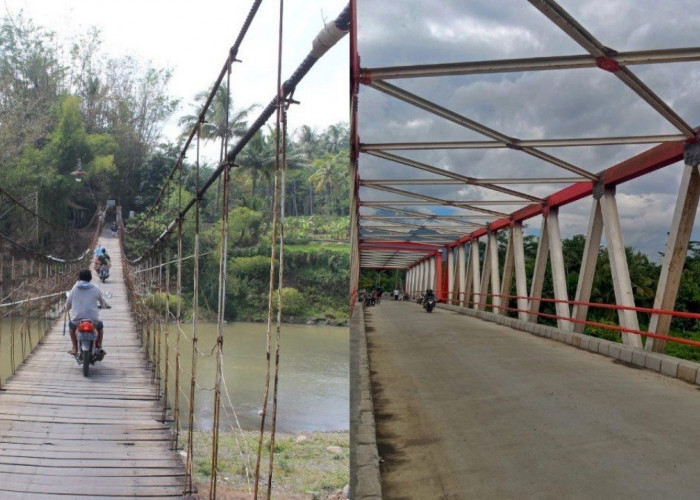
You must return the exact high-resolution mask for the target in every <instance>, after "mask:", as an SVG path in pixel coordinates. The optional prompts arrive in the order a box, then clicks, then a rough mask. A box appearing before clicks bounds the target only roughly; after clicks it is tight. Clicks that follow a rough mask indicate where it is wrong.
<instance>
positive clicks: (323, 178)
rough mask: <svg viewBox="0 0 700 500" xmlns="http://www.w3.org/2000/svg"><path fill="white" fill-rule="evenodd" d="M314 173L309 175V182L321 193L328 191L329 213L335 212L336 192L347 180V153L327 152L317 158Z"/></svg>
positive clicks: (314, 163)
mask: <svg viewBox="0 0 700 500" xmlns="http://www.w3.org/2000/svg"><path fill="white" fill-rule="evenodd" d="M313 167H314V173H313V174H311V175H310V176H309V182H310V183H311V184H314V185H315V190H316V192H317V193H320V192H321V191H323V190H324V189H325V190H326V191H327V193H328V206H327V211H328V215H330V214H332V213H333V208H334V206H336V205H337V203H336V199H335V198H336V197H335V196H334V194H335V193H337V192H338V189H334V187H335V188H340V189H341V190H342V187H341V186H342V185H343V184H344V182H343V181H344V180H346V177H347V176H346V175H345V174H346V172H347V155H346V154H344V153H340V154H331V153H326V154H325V155H323V156H322V157H321V158H317V159H316V160H314V162H313Z"/></svg>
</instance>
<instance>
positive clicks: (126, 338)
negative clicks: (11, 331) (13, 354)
mask: <svg viewBox="0 0 700 500" xmlns="http://www.w3.org/2000/svg"><path fill="white" fill-rule="evenodd" d="M100 243H102V244H103V245H104V246H105V248H107V251H108V253H109V254H110V257H111V258H112V269H111V276H110V278H109V279H108V280H107V282H106V283H104V284H103V283H100V282H99V280H97V278H94V279H93V282H95V283H96V284H97V285H98V286H99V287H100V288H101V289H102V291H103V293H106V294H107V295H108V296H109V298H108V299H107V301H108V302H109V303H110V305H111V306H112V309H110V310H103V311H102V312H101V318H102V320H103V321H104V323H105V338H104V349H105V350H106V351H107V356H106V357H105V359H104V360H103V361H102V362H98V363H96V364H95V365H94V366H91V367H90V374H89V377H87V378H86V377H83V374H82V368H81V367H80V366H78V365H77V364H76V362H75V361H74V360H73V358H72V357H71V356H70V355H68V354H66V351H67V350H68V349H69V348H70V339H69V336H68V333H67V331H66V334H65V336H64V335H63V321H59V322H57V324H56V325H55V326H54V327H53V328H52V329H51V331H50V332H49V333H48V334H47V335H46V337H45V338H44V340H43V341H42V342H41V343H40V344H39V345H38V346H37V348H36V349H35V350H34V352H33V353H32V354H31V355H30V356H29V358H28V359H27V361H26V362H25V363H24V364H23V365H21V366H20V367H19V369H18V370H17V373H16V374H15V375H14V376H12V377H11V378H10V379H8V381H7V383H6V384H5V385H4V387H3V390H2V391H0V498H2V499H3V500H6V499H19V498H32V499H36V498H51V497H54V496H55V497H59V496H60V497H63V498H83V497H108V498H134V497H147V496H150V497H159V498H164V497H182V496H183V495H182V492H183V485H184V467H183V463H182V459H181V457H180V456H179V455H178V453H177V452H175V451H172V450H171V449H170V431H169V427H168V424H167V423H162V422H161V420H162V405H161V403H160V400H159V397H158V394H156V388H155V386H154V385H153V384H152V380H151V377H152V374H151V370H150V369H149V368H148V366H147V363H146V360H145V357H144V352H143V349H142V348H141V345H140V341H139V339H138V338H137V336H136V326H135V323H134V322H133V320H132V317H131V313H130V311H129V304H128V302H127V296H126V286H125V284H124V281H123V274H122V263H121V256H120V248H119V245H118V240H117V239H116V238H111V237H109V236H107V234H106V233H103V235H102V237H101V238H100ZM93 274H94V273H93Z"/></svg>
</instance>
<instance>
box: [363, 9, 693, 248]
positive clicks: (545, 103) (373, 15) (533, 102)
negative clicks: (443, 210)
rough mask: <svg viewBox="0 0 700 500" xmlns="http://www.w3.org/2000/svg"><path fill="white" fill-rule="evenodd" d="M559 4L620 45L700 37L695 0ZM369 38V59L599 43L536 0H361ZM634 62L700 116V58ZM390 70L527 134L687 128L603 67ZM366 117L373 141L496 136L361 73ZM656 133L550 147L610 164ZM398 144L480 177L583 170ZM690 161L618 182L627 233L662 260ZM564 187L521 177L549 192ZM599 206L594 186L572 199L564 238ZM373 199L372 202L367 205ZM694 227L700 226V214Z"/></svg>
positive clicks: (477, 116) (569, 48)
mask: <svg viewBox="0 0 700 500" xmlns="http://www.w3.org/2000/svg"><path fill="white" fill-rule="evenodd" d="M558 3H559V5H561V6H562V7H563V8H564V9H565V10H566V11H567V12H569V13H570V14H572V15H573V16H574V18H575V19H576V20H578V22H579V23H581V24H582V25H583V27H584V28H586V29H587V30H588V31H589V32H590V33H592V34H593V36H595V37H596V38H597V39H598V40H600V41H601V42H602V43H603V44H605V45H606V46H607V47H610V48H612V49H615V50H617V51H619V52H623V51H636V50H652V49H666V48H680V47H700V31H699V30H697V26H698V24H699V22H700V11H698V9H697V2H696V1H694V0H667V1H664V2H658V1H657V0H559V1H558ZM358 50H359V55H360V61H361V65H362V67H363V68H376V67H382V66H401V65H414V64H432V63H449V62H468V61H483V60H494V59H495V60H500V59H513V58H530V57H541V56H558V55H583V54H587V53H586V52H585V51H584V49H583V48H582V47H581V46H579V45H578V44H577V43H575V42H574V41H573V40H572V39H570V38H569V37H568V36H567V35H566V34H564V32H563V31H561V30H560V29H559V28H558V27H557V26H555V25H554V24H553V23H552V22H551V21H549V20H548V19H547V18H546V17H545V16H544V15H543V14H542V13H541V12H540V11H538V10H537V9H535V8H534V7H533V6H532V5H530V3H529V2H526V1H518V2H516V1H514V0H491V1H489V2H485V1H483V2H464V1H460V0H442V1H439V2H437V1H436V2H425V1H422V0H401V1H398V2H375V1H372V0H358ZM629 68H630V69H631V70H632V72H633V73H634V74H635V75H637V76H638V77H639V78H640V79H642V80H643V81H644V82H645V83H646V84H647V85H648V86H649V87H650V88H651V89H652V90H653V91H654V92H656V93H657V94H658V95H659V96H660V97H661V98H662V99H663V100H664V101H665V102H666V103H668V104H669V105H670V106H671V107H672V108H673V109H674V110H675V111H676V112H677V113H678V114H679V115H680V116H681V117H682V118H683V119H684V120H685V121H686V122H688V123H689V124H690V125H691V126H693V127H695V126H698V125H700V97H699V96H700V63H697V62H690V63H675V64H664V65H639V66H630V67H629ZM389 83H391V84H392V85H395V86H398V87H400V88H401V89H404V90H407V91H409V92H412V93H414V94H417V95H419V96H421V97H423V98H426V99H428V100H431V101H433V102H435V103H437V104H439V105H441V106H443V107H446V108H448V109H450V110H453V111H455V112H457V113H459V114H462V115H464V116H466V117H468V118H470V119H472V120H475V121H477V122H479V123H483V124H484V125H486V126H488V127H490V128H492V129H495V130H498V131H500V132H502V133H504V134H507V135H509V136H512V137H516V138H520V139H542V138H569V137H609V136H627V135H651V134H677V133H678V131H677V130H676V129H675V128H674V127H673V126H672V125H671V124H669V123H668V122H667V121H665V120H664V119H662V118H660V116H659V115H658V114H657V113H656V112H655V111H654V110H653V109H652V108H651V107H650V106H649V105H648V104H646V103H645V102H643V101H642V100H641V99H639V98H638V97H637V96H636V95H635V94H634V93H633V92H632V91H630V90H629V89H628V88H627V87H625V86H624V85H623V84H622V83H621V82H620V81H619V80H618V79H617V78H616V77H615V76H614V75H612V74H611V73H608V72H605V71H602V70H600V69H598V68H592V69H582V70H575V71H574V70H567V71H540V72H526V73H523V72H518V73H508V74H496V75H494V74H491V75H488V74H482V75H470V76H455V77H440V78H436V77H425V78H415V79H395V80H389ZM359 130H360V140H361V141H362V142H363V143H372V142H392V141H407V142H410V141H438V140H441V141H444V140H486V139H487V138H486V137H484V136H482V135H480V134H478V133H476V132H472V131H469V130H467V129H465V128H463V127H460V126H457V125H455V124H453V123H450V122H448V121H446V120H444V119H441V118H439V117H436V116H434V115H431V114H429V113H428V112H426V111H423V110H420V109H418V108H416V107H415V106H412V105H409V104H407V103H404V102H402V101H399V100H397V99H392V98H390V97H388V96H387V95H385V94H384V93H382V92H379V91H377V90H375V89H372V88H368V87H367V86H361V90H360V95H359ZM651 146H652V145H635V146H605V147H595V148H592V147H588V148H580V147H577V148H542V150H543V151H544V152H546V153H549V154H551V155H555V156H557V157H559V158H562V159H564V160H566V161H567V162H570V163H573V164H574V165H577V166H580V167H582V168H583V169H585V170H587V171H589V172H591V173H597V172H600V171H602V170H603V169H605V168H608V167H610V166H612V165H614V164H616V163H618V162H620V161H622V160H624V159H626V158H628V157H630V156H632V155H634V154H637V153H640V152H642V151H644V150H646V149H649V148H650V147H651ZM395 153H396V154H400V155H402V156H405V157H407V158H410V159H412V160H416V161H420V162H423V163H428V164H430V165H434V166H438V167H440V168H445V169H447V170H450V171H453V172H456V173H460V174H462V175H468V176H473V177H477V178H479V177H482V178H483V177H489V178H493V177H499V178H500V177H506V178H508V177H511V178H512V177H515V178H522V177H538V176H542V177H548V176H563V175H571V174H568V173H567V172H565V171H563V170H561V169H558V168H557V167H554V166H552V165H549V164H547V163H543V162H541V161H539V160H537V159H535V158H533V157H532V156H529V155H526V154H523V153H522V152H518V151H513V150H508V149H499V150H471V151H458V150H441V151H398V152H395ZM359 169H360V176H361V177H362V178H364V179H387V178H396V177H404V178H421V177H422V178H427V177H430V176H431V174H428V173H426V172H420V171H418V170H415V169H411V168H410V167H405V166H402V165H398V164H396V163H393V162H389V161H387V160H383V159H379V158H374V157H371V156H369V155H366V154H363V155H361V157H360V165H359ZM681 172H682V165H680V164H677V165H673V166H670V167H667V168H665V169H662V170H660V171H658V172H656V173H654V174H650V175H647V176H644V177H642V178H640V179H637V180H634V181H632V182H628V183H626V184H624V185H622V186H619V187H618V190H617V202H618V207H619V211H620V216H621V219H622V230H623V236H624V241H625V244H626V245H627V246H631V247H633V248H635V249H638V250H641V251H643V252H644V253H646V254H647V255H649V256H650V257H652V258H653V259H654V260H657V261H658V252H662V251H663V250H664V247H665V243H666V233H667V231H668V230H669V228H670V221H671V216H672V213H673V209H674V203H675V200H676V197H677V193H678V185H679V182H680V175H681ZM565 186H566V184H562V185H549V184H530V185H519V186H511V187H516V188H517V189H519V190H521V191H525V192H527V193H529V194H532V195H534V196H539V197H543V196H547V195H548V194H550V193H551V192H553V191H555V190H557V189H561V188H563V187H565ZM398 187H400V188H402V189H405V190H411V189H418V188H415V187H414V186H411V187H406V186H398ZM421 193H423V194H427V195H430V196H436V197H440V196H443V197H446V198H448V199H450V198H451V199H455V198H458V199H475V198H480V199H483V200H488V199H494V198H495V199H503V198H504V196H503V195H501V194H498V193H496V194H494V193H490V192H487V191H485V190H483V189H481V190H480V189H478V188H469V187H467V188H464V187H461V188H459V190H456V189H455V187H454V186H445V185H440V186H427V187H424V188H422V189H421ZM392 196H394V199H399V197H396V196H395V195H387V193H382V192H376V191H374V190H371V189H367V188H362V189H361V190H360V197H361V198H362V199H363V200H365V201H371V200H373V199H389V198H391V197H392ZM590 208H591V201H590V199H587V200H583V201H580V202H576V203H573V204H571V205H568V206H566V207H563V208H562V209H561V210H560V224H561V227H562V234H563V236H564V237H570V236H573V235H574V234H585V233H586V230H587V224H588V219H589V212H590ZM512 210H513V208H510V209H508V210H507V212H508V213H510V212H511V211H512ZM369 212H371V210H368V209H366V212H365V213H369ZM539 224H540V221H539V219H532V220H530V221H528V228H527V230H528V231H529V232H531V233H536V232H538V230H539ZM693 237H694V238H695V239H700V230H699V227H698V224H697V223H696V229H695V231H694V234H693Z"/></svg>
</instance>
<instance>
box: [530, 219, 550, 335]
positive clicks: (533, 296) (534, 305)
mask: <svg viewBox="0 0 700 500" xmlns="http://www.w3.org/2000/svg"><path fill="white" fill-rule="evenodd" d="M548 258H549V236H548V235H547V217H545V216H544V215H543V216H542V227H541V229H540V241H539V243H538V244H537V257H535V268H534V269H533V270H532V283H531V284H530V299H529V300H528V307H527V308H528V310H529V311H530V318H529V319H530V322H531V323H537V320H538V316H537V312H538V311H539V310H540V299H541V298H542V285H543V284H544V274H545V271H546V270H547V259H548Z"/></svg>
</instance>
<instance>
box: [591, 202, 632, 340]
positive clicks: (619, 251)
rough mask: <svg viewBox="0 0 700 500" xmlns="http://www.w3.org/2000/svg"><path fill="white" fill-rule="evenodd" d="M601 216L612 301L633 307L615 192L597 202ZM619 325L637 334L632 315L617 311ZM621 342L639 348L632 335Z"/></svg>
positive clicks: (623, 336)
mask: <svg viewBox="0 0 700 500" xmlns="http://www.w3.org/2000/svg"><path fill="white" fill-rule="evenodd" d="M600 204H601V209H602V212H603V224H604V227H605V241H606V242H607V244H608V255H609V256H610V272H611V274H612V279H613V287H614V288H615V300H616V302H617V304H618V305H621V306H631V307H634V293H633V291H632V282H631V280H630V272H629V268H628V265H627V255H626V254H625V244H624V241H623V239H622V228H621V226H620V215H619V213H618V210H617V201H616V199H615V190H614V189H606V190H605V193H604V194H603V196H602V197H601V198H600ZM617 314H618V317H619V318H620V325H622V326H623V327H625V328H630V329H633V330H639V321H638V320H637V314H636V312H635V311H629V310H623V309H621V310H619V311H618V312H617ZM622 342H623V343H624V344H625V345H629V346H632V347H642V339H641V337H640V336H639V335H635V334H633V333H624V332H623V333H622Z"/></svg>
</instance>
